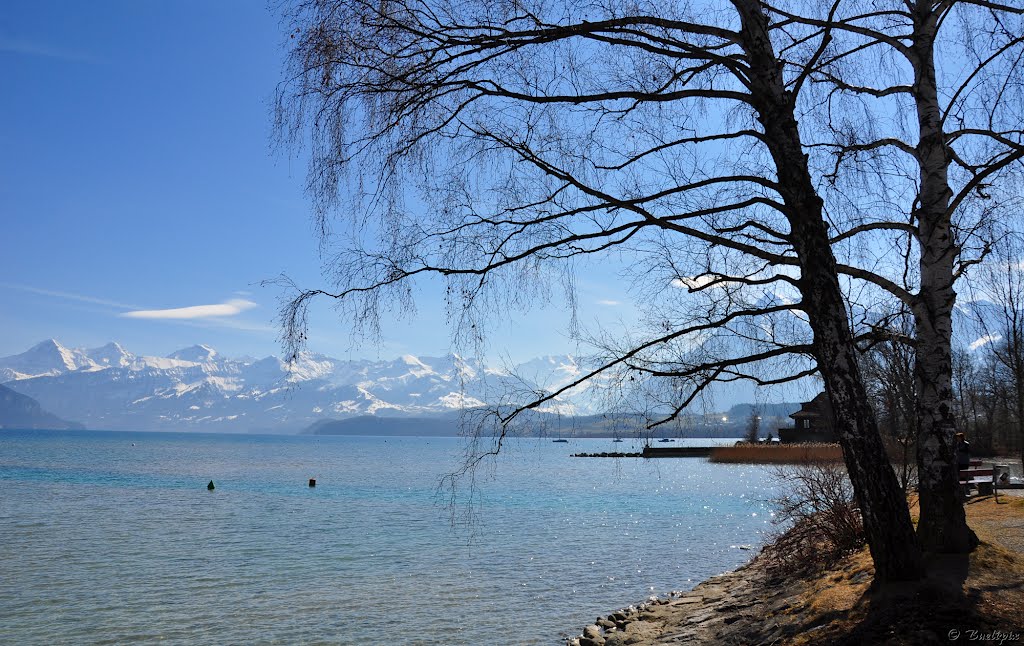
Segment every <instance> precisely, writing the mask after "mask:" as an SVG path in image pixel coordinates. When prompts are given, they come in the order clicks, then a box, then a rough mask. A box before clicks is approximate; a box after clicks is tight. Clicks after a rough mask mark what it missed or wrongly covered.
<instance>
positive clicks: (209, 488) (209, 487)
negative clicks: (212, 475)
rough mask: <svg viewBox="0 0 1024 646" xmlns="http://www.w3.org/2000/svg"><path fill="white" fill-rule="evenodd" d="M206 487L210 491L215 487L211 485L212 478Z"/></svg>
mask: <svg viewBox="0 0 1024 646" xmlns="http://www.w3.org/2000/svg"><path fill="white" fill-rule="evenodd" d="M206 488H207V489H208V490H210V491H213V490H214V489H215V487H214V486H213V480H210V484H208V485H206Z"/></svg>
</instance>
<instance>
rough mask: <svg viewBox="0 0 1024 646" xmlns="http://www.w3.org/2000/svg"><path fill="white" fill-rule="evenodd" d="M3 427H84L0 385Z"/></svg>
mask: <svg viewBox="0 0 1024 646" xmlns="http://www.w3.org/2000/svg"><path fill="white" fill-rule="evenodd" d="M5 428H31V429H36V428H40V429H49V430H64V429H81V428H84V427H83V426H82V425H81V424H76V423H75V422H69V421H67V420H63V419H61V418H59V417H57V416H56V415H54V414H52V413H48V412H46V411H45V410H43V407H42V406H40V405H39V402H37V401H36V400H34V399H32V398H31V397H29V396H27V395H22V394H21V393H17V392H14V391H13V390H11V389H10V388H7V387H5V386H0V429H5Z"/></svg>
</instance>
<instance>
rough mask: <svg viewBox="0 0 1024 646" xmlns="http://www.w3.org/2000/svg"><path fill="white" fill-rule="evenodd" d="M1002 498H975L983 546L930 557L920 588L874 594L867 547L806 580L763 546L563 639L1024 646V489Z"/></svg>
mask: <svg viewBox="0 0 1024 646" xmlns="http://www.w3.org/2000/svg"><path fill="white" fill-rule="evenodd" d="M1000 498H1001V499H1003V500H1002V501H1000V502H997V501H996V500H995V499H994V497H992V496H981V497H974V498H972V499H970V500H969V501H968V503H967V504H966V505H965V510H966V511H967V513H968V522H969V523H970V524H971V527H972V528H973V529H974V530H975V531H976V532H977V533H978V536H979V538H980V539H981V541H982V543H981V545H980V546H979V548H978V549H976V550H975V551H974V552H973V553H971V554H970V555H931V556H930V557H929V574H928V577H927V578H926V579H925V580H923V581H921V582H918V583H915V584H900V585H891V586H887V587H885V588H883V589H882V590H881V591H872V590H870V586H871V583H872V579H873V575H874V568H873V566H872V564H871V558H870V556H869V554H868V552H867V548H866V547H865V548H863V549H861V550H860V551H859V552H856V553H854V554H851V555H849V556H847V557H846V558H844V559H842V560H841V561H840V562H838V563H836V564H835V565H834V566H833V567H831V568H829V569H827V570H825V571H822V572H819V573H818V574H816V575H814V576H810V577H807V578H800V577H798V576H793V575H779V574H778V573H777V572H772V573H769V572H768V567H767V565H766V563H765V562H764V561H763V560H762V559H761V558H760V557H761V552H758V554H757V555H756V556H755V557H754V558H753V559H751V560H750V561H749V562H747V563H745V564H743V565H740V566H739V567H737V568H736V569H734V570H730V571H728V572H724V573H722V574H718V575H715V576H712V577H710V578H708V579H706V580H704V581H702V582H700V583H698V584H697V585H696V586H695V587H694V588H693V589H692V590H690V591H688V592H675V591H673V592H670V593H669V594H668V596H661V597H650V598H648V599H647V600H646V601H645V602H641V603H639V604H637V605H635V606H629V607H627V608H625V609H622V610H618V611H615V612H612V613H609V614H608V615H606V616H603V617H598V618H597V620H596V621H595V622H594V623H592V624H590V625H588V626H586V627H585V628H584V629H583V632H582V634H576V635H575V636H573V637H570V638H568V639H566V640H565V642H564V643H565V644H566V646H624V645H626V644H631V645H637V646H653V645H655V644H684V643H724V644H789V643H794V644H815V643H841V644H842V643H847V644H860V643H891V644H914V645H916V644H933V643H947V642H950V638H949V637H948V635H950V634H953V631H954V630H955V631H959V632H958V633H957V634H958V635H961V636H963V635H966V634H989V635H999V636H1001V637H1002V638H1003V639H1002V643H1022V642H1024V640H1022V636H1024V618H1022V617H1021V616H1020V608H1022V607H1024V531H1022V530H1024V491H1021V490H1015V491H1013V492H1012V493H1011V492H1009V491H1008V492H1006V496H1005V497H1004V496H1002V495H1001V496H1000ZM972 631H973V632H972ZM1007 635H1009V636H1010V638H1009V639H1006V638H1005V637H1006V636H1007ZM954 641H956V640H954ZM961 641H962V639H961ZM997 641H998V640H997Z"/></svg>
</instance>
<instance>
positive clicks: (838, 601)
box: [784, 498, 1024, 645]
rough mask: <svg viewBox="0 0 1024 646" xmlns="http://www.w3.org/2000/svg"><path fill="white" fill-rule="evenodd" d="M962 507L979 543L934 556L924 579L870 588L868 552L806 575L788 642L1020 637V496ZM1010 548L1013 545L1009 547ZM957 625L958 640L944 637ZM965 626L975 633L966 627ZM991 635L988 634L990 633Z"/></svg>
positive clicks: (1023, 509)
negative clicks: (963, 551) (966, 551)
mask: <svg viewBox="0 0 1024 646" xmlns="http://www.w3.org/2000/svg"><path fill="white" fill-rule="evenodd" d="M1007 503H1008V504H999V505H997V504H996V503H995V501H994V500H992V499H991V498H987V499H982V500H978V501H976V502H974V503H972V504H969V505H968V506H967V516H968V522H969V523H970V524H971V526H972V527H973V528H974V529H975V531H977V533H978V537H979V538H980V539H981V545H979V546H978V548H977V549H976V550H975V551H974V552H973V553H971V554H970V555H933V556H931V557H930V559H929V567H928V570H929V576H928V579H927V580H925V581H923V582H920V583H916V584H903V585H891V586H886V587H884V588H883V589H881V590H871V589H870V588H869V585H868V583H869V581H870V574H871V573H872V570H873V569H872V567H871V559H870V557H869V555H868V554H867V550H862V551H861V552H859V553H857V554H854V555H852V556H850V557H849V558H847V559H844V560H843V561H841V562H840V563H838V564H837V565H836V567H835V568H834V569H832V570H831V571H829V572H826V573H824V574H822V575H821V576H819V577H817V578H816V579H815V580H813V581H807V582H806V583H807V584H808V585H807V588H805V589H804V590H803V591H802V593H801V594H800V595H799V597H798V601H796V603H794V604H793V606H794V608H793V613H792V615H793V616H792V617H791V618H790V620H791V621H794V622H795V623H796V624H797V625H798V626H799V628H798V629H797V630H796V631H795V632H796V634H795V635H794V637H793V638H792V639H790V640H787V641H786V642H784V643H789V644H807V645H810V644H819V643H833V644H862V643H884V644H908V645H909V644H914V645H917V644H931V643H950V642H951V641H969V640H972V637H971V636H970V635H971V634H973V635H974V638H973V639H974V640H979V639H985V638H984V637H981V636H982V635H989V636H990V637H989V638H988V639H989V640H992V641H996V642H998V641H999V637H1001V636H1005V635H1007V634H1009V633H1015V634H1016V637H1015V638H1012V639H1007V640H1006V641H1004V642H1003V643H1020V640H1021V636H1022V635H1024V627H1022V626H1024V622H1022V617H1021V609H1022V608H1024V554H1022V553H1021V552H1020V551H1018V549H1019V545H1018V544H1017V542H1018V540H1019V537H1018V536H1017V534H1019V529H1018V528H1019V527H1020V526H1021V523H1022V521H1024V500H1021V499H1016V500H1011V501H1007ZM1015 548H1017V549H1015ZM953 631H958V632H957V633H956V634H958V635H959V639H957V640H951V639H950V637H949V635H951V634H953ZM969 631H976V632H975V633H970V632H969ZM993 636H994V637H993Z"/></svg>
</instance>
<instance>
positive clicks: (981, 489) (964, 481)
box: [958, 460, 995, 496]
mask: <svg viewBox="0 0 1024 646" xmlns="http://www.w3.org/2000/svg"><path fill="white" fill-rule="evenodd" d="M975 462H977V465H975ZM980 466H981V460H971V466H970V467H969V468H967V469H960V470H959V472H958V477H959V479H960V484H961V485H963V486H964V487H965V488H966V489H970V488H971V487H972V486H973V487H976V488H977V489H978V493H979V494H981V495H983V496H987V495H989V494H991V493H992V491H993V486H994V485H995V470H994V469H993V468H988V469H981V468H978V467H980Z"/></svg>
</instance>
